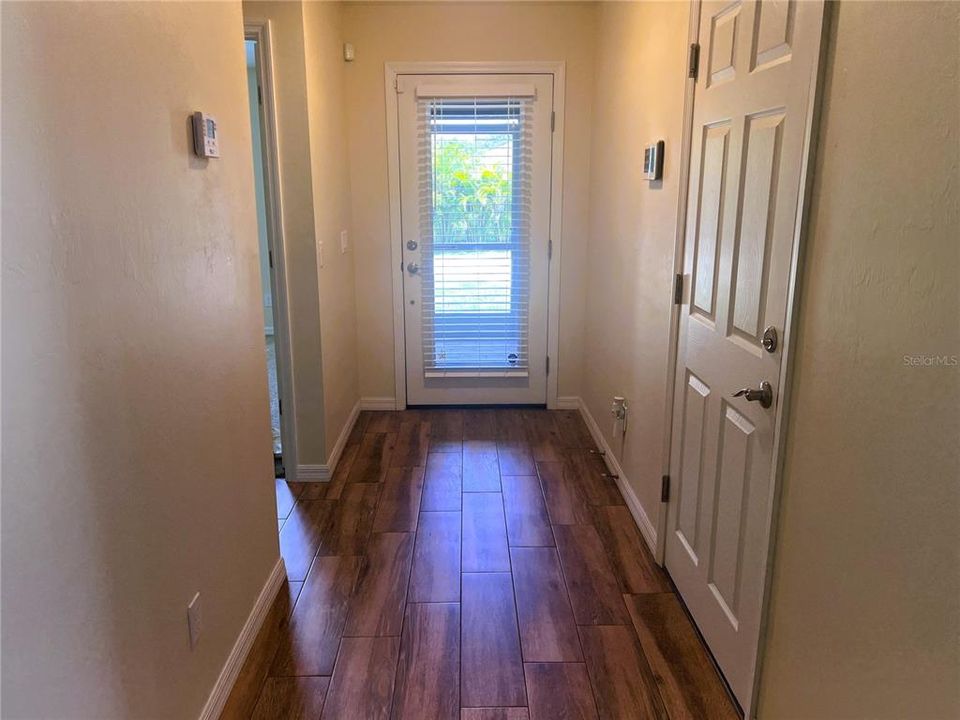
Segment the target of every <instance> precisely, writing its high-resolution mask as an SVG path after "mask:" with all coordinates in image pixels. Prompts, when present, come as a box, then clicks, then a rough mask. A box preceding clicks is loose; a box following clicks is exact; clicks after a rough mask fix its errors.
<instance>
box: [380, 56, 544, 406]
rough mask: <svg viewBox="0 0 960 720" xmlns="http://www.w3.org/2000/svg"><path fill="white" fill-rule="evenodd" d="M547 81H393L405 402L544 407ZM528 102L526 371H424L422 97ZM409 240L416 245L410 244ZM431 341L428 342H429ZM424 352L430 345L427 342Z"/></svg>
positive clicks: (489, 77) (440, 77)
mask: <svg viewBox="0 0 960 720" xmlns="http://www.w3.org/2000/svg"><path fill="white" fill-rule="evenodd" d="M553 82H554V77H553V75H551V74H465V73H457V74H452V73H451V74H398V75H397V78H396V87H395V92H396V97H397V105H396V108H397V137H398V142H397V148H398V160H399V180H400V182H399V206H400V218H399V219H400V229H401V237H400V244H401V252H402V254H401V260H402V263H401V266H400V267H399V268H398V270H400V272H401V273H402V277H403V284H402V300H403V331H404V332H403V348H404V365H405V385H406V403H409V404H413V405H430V404H542V403H545V402H546V401H547V369H546V357H547V340H548V332H547V331H548V327H547V326H548V300H549V285H550V258H549V241H550V232H551V181H552V177H551V169H552V155H553V147H552V140H553V138H552V132H551V114H552V110H553ZM430 95H437V96H440V97H451V98H465V97H471V96H473V97H476V96H479V97H491V98H493V97H497V98H504V97H508V98H510V97H514V96H515V95H524V96H526V98H525V100H527V101H529V103H530V107H532V112H531V113H529V116H527V118H526V120H525V122H529V127H528V134H527V137H528V138H529V140H530V142H529V174H528V180H529V191H528V192H529V195H528V198H527V199H528V203H529V205H528V208H529V233H528V243H529V247H528V251H529V255H528V262H529V288H528V294H525V295H524V300H525V301H526V302H528V304H527V306H526V310H525V312H526V313H527V319H528V323H527V346H526V352H527V360H528V362H527V363H526V369H525V370H523V371H520V372H517V371H511V370H510V369H509V368H507V369H506V370H504V371H502V372H499V371H497V369H495V368H488V369H482V370H479V371H475V372H473V371H464V370H462V369H458V368H451V369H449V370H447V369H445V368H431V367H428V366H426V365H425V349H424V342H423V333H424V332H427V333H429V332H430V331H429V329H426V330H425V326H426V324H427V323H426V322H425V321H424V318H423V308H425V307H429V305H427V304H425V303H426V302H429V301H432V300H433V298H432V297H430V294H429V292H427V294H425V292H424V291H425V290H427V291H429V290H430V288H429V287H426V288H425V287H424V284H425V283H429V282H432V277H433V275H432V271H429V272H424V269H425V268H426V269H429V268H430V267H431V258H428V257H425V255H424V252H425V251H426V250H427V248H428V247H429V245H430V242H428V241H429V240H430V238H429V237H424V236H423V233H424V223H423V217H422V213H423V212H424V203H423V194H422V190H423V177H422V174H421V173H422V171H423V166H422V164H423V161H424V155H423V152H422V149H423V138H422V137H421V136H420V133H421V132H422V130H423V122H422V121H423V118H421V117H420V115H421V114H422V113H423V98H424V96H430ZM411 241H413V242H412V243H411ZM428 337H429V335H428ZM427 344H428V345H429V343H427Z"/></svg>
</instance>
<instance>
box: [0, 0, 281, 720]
mask: <svg viewBox="0 0 960 720" xmlns="http://www.w3.org/2000/svg"><path fill="white" fill-rule="evenodd" d="M2 48H3V50H2V52H3V55H2V61H3V76H2V82H3V98H4V102H3V107H2V127H3V134H2V152H3V169H2V173H3V175H2V184H3V196H2V202H3V220H2V233H3V343H2V344H3V358H2V362H3V430H2V432H3V461H2V463H3V465H2V470H3V489H2V548H3V559H2V563H3V575H2V585H3V594H2V603H3V617H2V652H3V681H2V702H3V705H2V715H3V717H4V718H24V717H31V718H45V719H51V718H70V719H71V720H76V719H78V718H121V717H151V718H188V717H196V716H197V715H198V714H199V712H200V709H201V707H202V706H203V703H204V702H205V701H206V698H207V695H208V694H209V692H210V689H211V688H212V687H213V684H214V682H215V681H216V678H217V676H218V675H219V673H220V670H221V668H222V667H223V663H224V661H225V660H226V657H227V654H228V652H229V651H230V649H231V647H232V646H233V643H234V641H235V640H236V638H237V635H238V634H239V632H240V629H241V627H242V626H243V624H244V622H245V621H246V619H247V615H248V613H249V612H250V609H251V607H252V605H253V602H254V600H255V599H256V597H257V595H258V593H259V592H260V590H261V588H262V587H263V584H264V582H265V581H266V579H267V576H268V574H269V573H270V571H271V569H272V568H273V566H274V563H275V562H276V560H277V557H278V550H277V535H276V532H277V529H276V517H275V511H274V500H273V476H272V468H271V461H270V424H269V415H268V410H267V389H266V382H265V374H266V367H265V363H264V352H263V331H262V306H261V302H262V300H261V296H260V280H259V271H258V263H257V231H256V216H255V209H254V203H253V175H252V170H251V167H252V166H251V160H250V118H249V114H248V110H247V86H246V73H245V60H244V49H243V26H242V20H241V14H240V6H239V5H238V4H222V3H136V4H120V3H22V4H20V3H5V4H4V7H3V18H2ZM198 68H202V72H198ZM14 100H15V101H14ZM197 109H203V110H206V111H208V112H210V113H212V114H213V115H215V116H217V118H218V120H219V122H220V129H221V139H220V146H221V147H220V149H221V153H222V157H221V158H220V159H217V160H209V161H201V160H199V159H197V158H195V157H193V156H192V139H191V135H190V132H189V129H188V128H189V126H188V116H189V114H190V113H191V112H192V111H193V110H197ZM196 591H200V592H201V593H202V597H203V608H204V631H203V636H202V637H201V639H200V643H199V645H198V646H197V648H196V649H195V650H194V651H193V652H191V651H190V649H189V646H188V641H187V625H186V606H187V603H188V602H189V601H190V599H191V597H192V596H193V594H194V592H196Z"/></svg>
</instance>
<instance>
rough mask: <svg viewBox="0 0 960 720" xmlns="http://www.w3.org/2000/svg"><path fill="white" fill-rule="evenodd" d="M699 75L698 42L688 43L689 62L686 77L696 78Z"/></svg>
mask: <svg viewBox="0 0 960 720" xmlns="http://www.w3.org/2000/svg"><path fill="white" fill-rule="evenodd" d="M699 75H700V43H691V44H690V64H689V65H688V66H687V77H689V78H692V79H693V80H696V79H697V77H698V76H699Z"/></svg>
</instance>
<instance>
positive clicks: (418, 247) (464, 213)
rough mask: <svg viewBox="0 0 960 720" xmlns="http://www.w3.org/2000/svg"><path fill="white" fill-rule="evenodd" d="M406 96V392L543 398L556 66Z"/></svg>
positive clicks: (449, 80) (406, 82)
mask: <svg viewBox="0 0 960 720" xmlns="http://www.w3.org/2000/svg"><path fill="white" fill-rule="evenodd" d="M397 93H398V103H397V111H398V128H399V133H400V137H399V150H400V195H401V232H402V242H403V268H402V272H403V276H404V285H403V296H404V339H405V340H404V342H405V359H406V372H407V398H406V400H407V403H408V404H411V405H431V404H488V403H490V404H512V403H516V404H541V403H545V402H546V396H547V382H546V356H547V302H548V264H549V256H548V251H549V247H548V243H549V237H550V217H549V216H550V174H551V158H552V133H551V130H550V118H551V114H552V109H553V76H552V75H549V74H543V75H540V74H537V75H470V74H462V75H400V76H399V77H398V82H397Z"/></svg>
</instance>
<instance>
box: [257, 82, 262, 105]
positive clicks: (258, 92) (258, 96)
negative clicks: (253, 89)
mask: <svg viewBox="0 0 960 720" xmlns="http://www.w3.org/2000/svg"><path fill="white" fill-rule="evenodd" d="M257 102H258V103H260V104H261V105H263V88H262V87H260V86H259V85H257Z"/></svg>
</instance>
